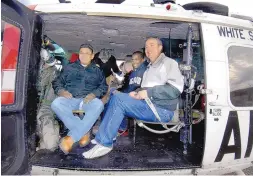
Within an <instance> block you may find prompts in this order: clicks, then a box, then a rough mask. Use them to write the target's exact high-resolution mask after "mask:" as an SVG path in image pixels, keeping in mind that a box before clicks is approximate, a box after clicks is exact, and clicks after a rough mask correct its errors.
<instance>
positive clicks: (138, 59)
mask: <svg viewBox="0 0 253 176" xmlns="http://www.w3.org/2000/svg"><path fill="white" fill-rule="evenodd" d="M143 61H144V59H143V58H141V57H140V56H139V55H138V54H134V55H133V56H132V64H133V67H134V69H136V68H138V67H139V66H140V65H141V64H142V62H143Z"/></svg>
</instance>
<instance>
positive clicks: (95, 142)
mask: <svg viewBox="0 0 253 176" xmlns="http://www.w3.org/2000/svg"><path fill="white" fill-rule="evenodd" d="M90 142H91V143H92V144H95V145H96V144H98V142H97V141H96V140H95V139H92V140H91V141H90Z"/></svg>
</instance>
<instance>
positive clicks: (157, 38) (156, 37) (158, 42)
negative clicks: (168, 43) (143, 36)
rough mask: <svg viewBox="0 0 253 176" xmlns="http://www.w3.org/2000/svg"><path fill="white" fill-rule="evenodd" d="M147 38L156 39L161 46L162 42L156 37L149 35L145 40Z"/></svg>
mask: <svg viewBox="0 0 253 176" xmlns="http://www.w3.org/2000/svg"><path fill="white" fill-rule="evenodd" d="M149 39H155V40H156V41H157V43H158V45H162V46H163V42H162V41H161V40H160V39H159V38H158V37H149V38H148V39H147V40H149Z"/></svg>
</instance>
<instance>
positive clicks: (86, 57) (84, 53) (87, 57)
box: [79, 48, 94, 65]
mask: <svg viewBox="0 0 253 176" xmlns="http://www.w3.org/2000/svg"><path fill="white" fill-rule="evenodd" d="M93 58H94V54H93V53H92V52H91V50H90V49H89V48H81V49H80V50H79V59H80V61H81V64H83V65H89V64H90V63H91V60H92V59H93Z"/></svg>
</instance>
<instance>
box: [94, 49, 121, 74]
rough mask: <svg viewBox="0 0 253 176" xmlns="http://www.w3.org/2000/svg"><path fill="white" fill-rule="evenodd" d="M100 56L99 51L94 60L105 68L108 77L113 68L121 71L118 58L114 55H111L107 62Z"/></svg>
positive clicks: (117, 71)
mask: <svg viewBox="0 0 253 176" xmlns="http://www.w3.org/2000/svg"><path fill="white" fill-rule="evenodd" d="M98 56H99V53H97V54H95V57H94V62H95V64H98V65H99V67H100V68H101V69H102V70H103V72H104V74H105V77H108V76H110V75H111V74H112V71H111V69H112V70H113V71H114V72H115V73H119V72H120V71H119V68H118V66H117V63H116V58H115V57H114V56H111V57H110V58H109V60H108V61H107V62H106V63H103V62H102V61H101V59H100V58H99V57H98Z"/></svg>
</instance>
